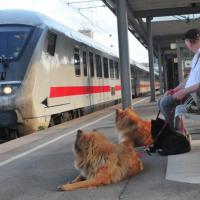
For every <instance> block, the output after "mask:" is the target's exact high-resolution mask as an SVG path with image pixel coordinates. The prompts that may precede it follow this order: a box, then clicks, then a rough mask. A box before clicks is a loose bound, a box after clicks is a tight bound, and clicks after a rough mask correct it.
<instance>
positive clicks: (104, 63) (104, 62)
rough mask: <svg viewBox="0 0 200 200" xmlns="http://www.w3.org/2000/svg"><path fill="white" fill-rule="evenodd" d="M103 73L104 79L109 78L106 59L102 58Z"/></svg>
mask: <svg viewBox="0 0 200 200" xmlns="http://www.w3.org/2000/svg"><path fill="white" fill-rule="evenodd" d="M103 72H104V78H109V73H108V58H103Z"/></svg>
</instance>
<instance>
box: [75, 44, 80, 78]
mask: <svg viewBox="0 0 200 200" xmlns="http://www.w3.org/2000/svg"><path fill="white" fill-rule="evenodd" d="M74 67H75V75H76V76H80V75H81V66H80V53H79V49H78V48H74Z"/></svg>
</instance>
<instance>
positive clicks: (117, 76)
mask: <svg viewBox="0 0 200 200" xmlns="http://www.w3.org/2000/svg"><path fill="white" fill-rule="evenodd" d="M115 77H116V79H119V64H118V62H115Z"/></svg>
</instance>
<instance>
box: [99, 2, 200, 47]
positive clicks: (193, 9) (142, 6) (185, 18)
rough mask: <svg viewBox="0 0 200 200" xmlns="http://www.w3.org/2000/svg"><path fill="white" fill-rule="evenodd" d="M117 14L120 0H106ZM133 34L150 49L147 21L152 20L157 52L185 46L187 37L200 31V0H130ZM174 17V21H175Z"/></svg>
mask: <svg viewBox="0 0 200 200" xmlns="http://www.w3.org/2000/svg"><path fill="white" fill-rule="evenodd" d="M102 1H103V2H104V3H105V4H106V5H107V6H108V7H109V8H110V9H111V10H112V11H113V13H115V14H116V0H102ZM127 15H128V23H129V27H128V28H129V31H130V32H131V33H132V34H133V35H134V36H135V37H136V38H137V39H138V40H139V41H140V42H141V43H142V44H143V45H144V46H145V47H147V30H146V18H147V17H152V18H153V20H152V36H153V44H154V48H155V50H156V49H157V47H158V45H160V47H161V49H164V50H166V49H169V50H170V44H171V43H174V42H178V41H180V42H183V40H182V38H183V35H184V33H185V32H186V31H187V30H188V29H191V28H197V27H198V28H200V20H199V18H200V0H176V1H174V0H168V1H166V0H127ZM172 16H173V17H172Z"/></svg>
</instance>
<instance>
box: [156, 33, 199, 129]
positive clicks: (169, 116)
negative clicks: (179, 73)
mask: <svg viewBox="0 0 200 200" xmlns="http://www.w3.org/2000/svg"><path fill="white" fill-rule="evenodd" d="M184 39H185V44H186V46H187V48H188V49H189V50H190V51H191V52H193V53H194V54H195V55H194V57H193V59H192V66H191V71H190V74H189V76H188V79H185V80H183V82H182V83H180V84H179V85H178V86H177V87H175V88H174V89H170V90H168V91H167V92H166V93H165V95H164V96H163V97H162V98H161V99H160V100H159V102H158V106H159V109H160V111H161V112H162V114H163V115H164V117H165V119H166V121H167V122H168V123H169V125H170V127H172V128H175V129H177V130H179V131H181V132H182V131H183V130H184V128H183V127H182V120H181V118H180V115H181V114H182V113H185V112H188V106H187V105H191V103H192V102H193V101H194V102H196V92H197V91H198V90H199V87H200V30H199V29H191V30H189V31H187V32H186V34H185V38H184Z"/></svg>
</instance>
